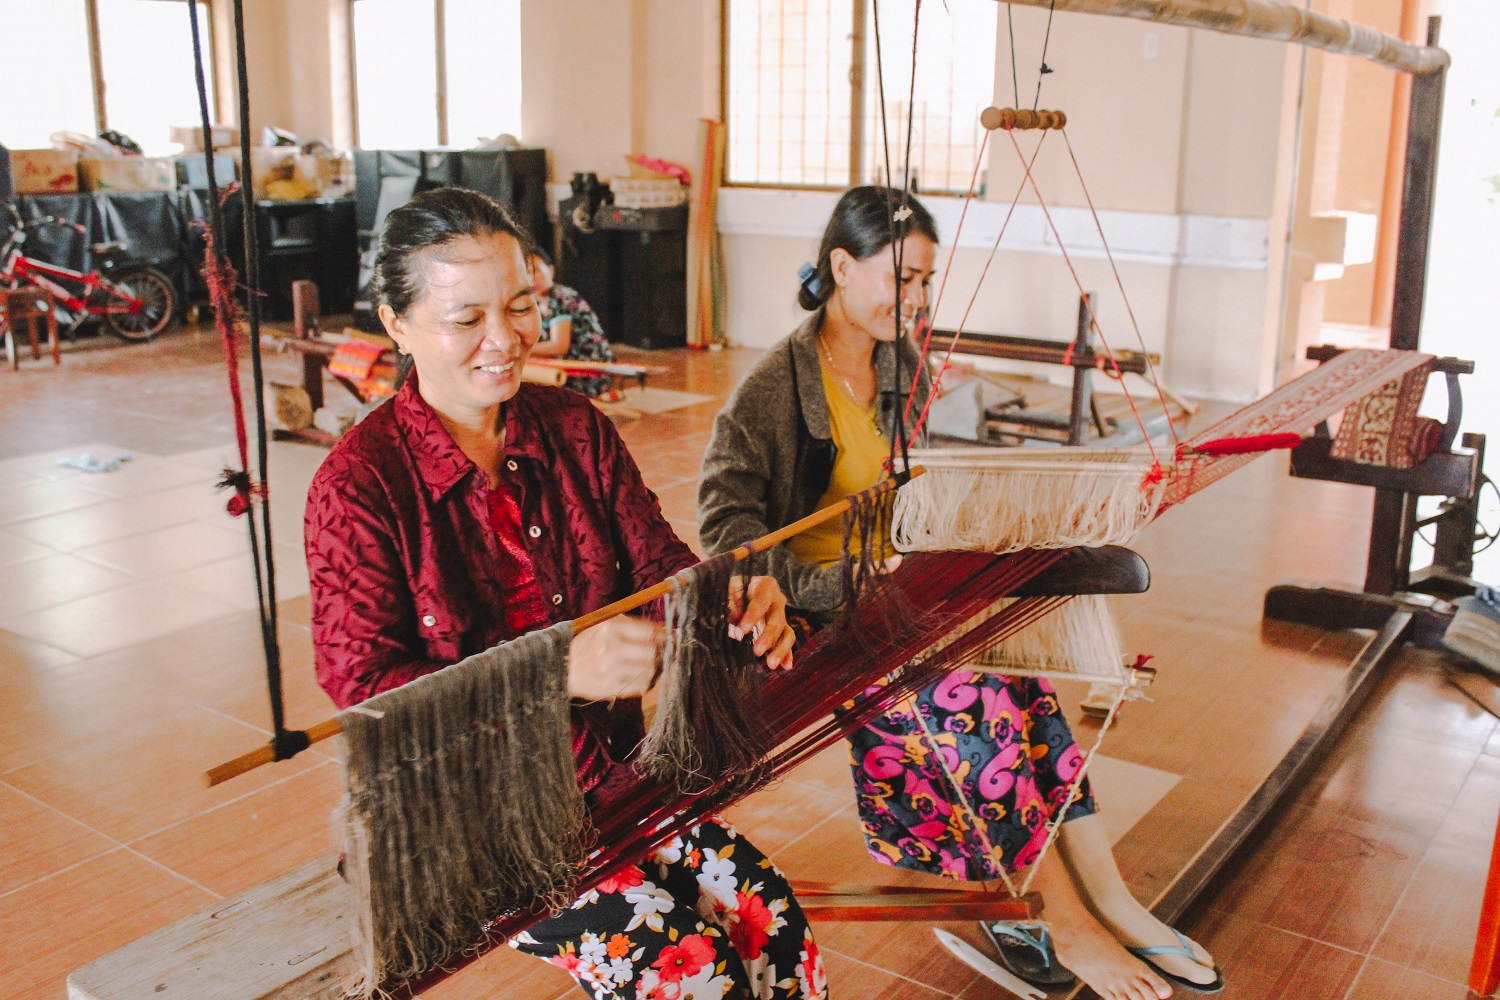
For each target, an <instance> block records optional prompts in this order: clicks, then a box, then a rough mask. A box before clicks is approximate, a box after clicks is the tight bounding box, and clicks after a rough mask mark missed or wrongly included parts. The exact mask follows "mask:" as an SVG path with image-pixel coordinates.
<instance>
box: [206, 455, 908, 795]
mask: <svg viewBox="0 0 1500 1000" xmlns="http://www.w3.org/2000/svg"><path fill="white" fill-rule="evenodd" d="M926 471H927V470H926V469H924V468H922V466H920V465H917V466H913V467H912V470H911V475H910V476H909V477H907V481H909V480H911V479H915V478H917V477H918V476H920V475H922V474H923V473H925V472H926ZM897 485H898V482H897V480H895V479H887V480H884V481H883V482H881V483H879V484H878V485H876V486H875V487H873V489H872V490H871V491H867V493H871V494H874V495H878V494H880V493H885V492H888V491H889V490H892V489H894V488H895V487H896V486H897ZM853 503H854V498H851V497H845V498H844V499H843V500H840V501H839V502H838V503H833V504H829V505H828V506H827V507H824V508H823V509H822V510H816V511H813V512H812V513H811V514H809V515H807V516H806V517H804V518H802V519H801V520H800V521H793V522H792V523H791V524H788V525H786V526H785V527H782V528H778V529H777V530H775V531H773V532H771V533H770V534H767V535H762V536H761V537H760V538H757V539H755V540H754V541H751V542H746V543H745V544H744V545H741V546H740V547H739V548H737V549H735V550H734V552H733V555H734V559H735V561H736V562H739V561H740V560H743V559H748V558H749V557H750V556H752V555H755V554H756V553H758V552H764V551H765V550H767V549H769V548H772V547H774V546H776V545H779V544H781V543H782V542H784V541H786V540H787V539H788V538H791V537H792V536H794V535H798V534H801V533H802V532H803V531H806V530H807V529H808V528H811V527H814V526H815V525H819V524H822V523H823V522H825V521H830V520H832V519H833V518H835V517H838V516H839V515H841V514H843V513H844V512H845V511H847V510H848V509H849V508H850V507H851V506H852V505H853ZM676 586H677V584H676V583H675V582H674V580H673V579H672V578H670V577H669V578H668V579H666V580H663V581H661V582H660V583H658V584H655V585H653V586H650V587H647V588H646V589H645V590H642V591H639V592H637V593H634V594H631V595H630V596H629V597H622V598H621V599H620V600H618V601H615V602H614V603H613V604H606V605H605V606H604V607H602V608H599V609H598V610H595V611H590V612H589V613H587V614H585V615H582V616H580V617H578V618H575V619H573V621H572V623H571V624H572V626H573V632H574V634H577V633H579V632H582V631H584V630H585V629H590V628H593V627H594V626H595V625H599V624H602V623H604V622H606V621H609V619H611V618H618V617H619V616H620V615H623V614H627V613H629V612H631V611H634V610H636V609H637V608H641V607H644V606H646V605H647V604H650V603H651V602H652V601H654V600H656V599H657V598H659V597H665V596H666V595H667V594H669V593H671V592H672V591H673V590H674V589H676ZM342 730H343V727H342V726H341V725H340V724H339V720H338V719H337V718H333V719H325V720H323V721H322V722H319V723H318V724H317V725H314V726H309V727H308V729H307V738H308V741H309V743H319V742H321V741H323V740H326V739H328V738H329V737H331V736H336V735H338V733H340V732H341V731H342ZM275 760H276V755H275V751H274V750H273V749H272V748H271V745H270V744H269V743H268V744H266V745H264V746H260V747H257V748H256V749H254V750H251V751H250V752H249V753H244V754H241V755H240V756H238V757H236V758H234V759H233V760H230V761H225V762H224V763H223V764H220V765H218V766H217V767H214V768H211V769H209V771H208V772H207V773H205V774H204V776H203V777H204V781H205V783H206V784H207V785H208V787H209V788H212V787H213V786H215V785H219V784H222V783H224V782H226V781H228V780H229V779H230V778H236V777H239V776H240V775H242V774H246V773H248V772H250V771H253V770H255V769H256V768H257V767H260V766H262V765H263V764H271V763H274V762H275Z"/></svg>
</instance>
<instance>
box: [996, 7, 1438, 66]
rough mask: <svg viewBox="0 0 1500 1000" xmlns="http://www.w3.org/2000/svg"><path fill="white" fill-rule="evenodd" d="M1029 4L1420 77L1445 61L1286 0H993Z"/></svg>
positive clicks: (1427, 48)
mask: <svg viewBox="0 0 1500 1000" xmlns="http://www.w3.org/2000/svg"><path fill="white" fill-rule="evenodd" d="M997 2H1000V3H1011V4H1021V5H1024V6H1027V7H1042V8H1052V9H1056V10H1061V11H1069V12H1072V13H1076V14H1103V15H1107V16H1111V17H1134V18H1139V19H1141V20H1146V21H1158V22H1160V23H1162V24H1179V25H1182V26H1183V27H1187V28H1207V29H1208V30H1210V31H1219V32H1223V33H1224V34H1227V35H1245V36H1247V37H1250V38H1267V39H1271V40H1274V41H1282V42H1297V43H1298V44H1301V45H1309V46H1312V47H1313V48H1318V49H1324V50H1325V51H1328V52H1338V53H1341V54H1343V55H1351V56H1360V57H1362V58H1365V59H1368V60H1370V61H1371V62H1374V63H1378V64H1380V65H1381V66H1386V67H1388V68H1390V69H1394V70H1397V71H1399V72H1402V73H1413V74H1415V75H1417V76H1424V75H1426V74H1428V73H1436V72H1437V71H1438V70H1440V69H1443V68H1444V67H1445V66H1447V65H1448V63H1449V58H1448V53H1447V52H1445V51H1443V50H1442V49H1440V48H1438V47H1437V46H1435V45H1415V44H1413V43H1411V42H1407V41H1403V40H1402V39H1400V38H1395V37H1393V36H1391V35H1387V34H1385V33H1384V32H1381V31H1376V30H1375V29H1374V28H1367V27H1365V26H1364V25H1362V24H1351V23H1350V22H1348V21H1343V20H1340V19H1339V18H1336V17H1329V16H1328V15H1327V14H1320V13H1318V12H1317V11H1313V10H1307V9H1306V8H1304V7H1302V6H1300V5H1295V4H1292V3H1288V2H1286V0H997Z"/></svg>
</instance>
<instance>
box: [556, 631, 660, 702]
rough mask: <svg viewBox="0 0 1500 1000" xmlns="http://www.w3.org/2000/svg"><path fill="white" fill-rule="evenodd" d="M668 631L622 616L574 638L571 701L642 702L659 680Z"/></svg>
mask: <svg viewBox="0 0 1500 1000" xmlns="http://www.w3.org/2000/svg"><path fill="white" fill-rule="evenodd" d="M665 635H666V630H665V629H664V628H662V627H661V626H660V625H658V624H656V623H655V622H648V621H642V620H641V619H639V618H627V617H625V616H623V615H622V616H621V617H618V618H611V619H610V620H609V621H606V622H602V623H601V624H599V625H595V626H594V627H593V628H591V629H589V630H588V631H587V632H583V633H580V634H579V635H575V636H574V637H573V642H572V644H571V645H570V646H569V647H568V697H570V698H578V699H580V700H584V701H613V700H614V699H616V698H639V697H640V696H641V695H644V694H645V693H646V692H647V691H648V690H650V688H651V682H652V681H653V680H654V679H655V677H656V661H657V650H658V649H660V647H661V643H662V638H663V637H664V636H665Z"/></svg>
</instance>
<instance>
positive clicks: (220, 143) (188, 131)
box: [170, 125, 240, 153]
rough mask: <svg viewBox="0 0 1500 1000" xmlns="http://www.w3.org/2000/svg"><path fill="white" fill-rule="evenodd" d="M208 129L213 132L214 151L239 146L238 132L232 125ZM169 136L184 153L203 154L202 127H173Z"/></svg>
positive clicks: (214, 126)
mask: <svg viewBox="0 0 1500 1000" xmlns="http://www.w3.org/2000/svg"><path fill="white" fill-rule="evenodd" d="M210 128H212V130H213V143H214V149H223V148H224V147H225V146H238V145H239V144H240V130H239V129H237V128H235V127H234V126H233V125H213V126H210ZM170 134H171V137H172V141H173V142H176V143H180V144H181V145H182V151H183V152H184V153H201V152H203V126H201V125H173V126H172V129H171V133H170Z"/></svg>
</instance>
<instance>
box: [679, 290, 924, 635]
mask: <svg viewBox="0 0 1500 1000" xmlns="http://www.w3.org/2000/svg"><path fill="white" fill-rule="evenodd" d="M822 322H823V312H822V310H819V311H818V312H815V313H813V314H812V315H811V316H809V317H808V318H807V320H806V321H804V322H803V324H802V325H801V326H799V327H798V328H797V330H796V331H795V332H794V333H793V334H792V335H791V336H790V337H788V338H786V339H785V340H783V341H781V342H780V343H778V344H777V345H776V346H775V347H772V348H771V349H770V350H769V351H767V352H766V355H765V357H763V358H761V360H760V363H759V364H757V365H756V366H755V368H754V370H753V371H751V372H750V374H749V375H748V376H747V377H746V378H745V380H744V381H743V382H741V383H740V385H739V387H738V388H737V389H735V391H734V395H733V396H732V397H730V400H729V404H728V405H727V406H725V407H724V409H723V410H722V411H721V412H720V413H719V416H718V419H717V420H715V421H714V435H713V439H712V440H711V441H710V442H709V445H708V451H707V453H706V454H705V455H704V456H703V474H702V482H701V483H700V485H699V487H698V519H699V529H698V531H699V538H700V539H701V541H702V543H703V549H704V551H706V552H708V553H709V554H714V553H718V552H724V551H727V550H729V549H732V548H734V547H735V546H737V545H742V544H744V543H745V542H748V541H750V540H751V539H754V538H759V537H760V536H761V535H764V534H767V533H768V532H771V531H775V530H776V529H777V528H781V527H784V526H786V525H788V524H791V523H792V522H793V521H796V520H799V519H801V518H803V517H806V516H807V515H808V514H811V513H812V512H813V510H814V509H815V508H816V506H817V503H818V500H819V499H820V498H821V497H822V496H823V492H824V491H825V490H827V489H828V482H829V479H830V478H831V477H832V475H833V462H834V458H835V457H836V456H837V448H836V447H835V446H834V443H833V430H832V427H831V426H830V424H829V421H828V399H827V397H826V396H825V395H824V394H823V375H822V371H821V369H820V368H819V364H818V341H817V335H818V330H819V329H820V328H821V326H822ZM899 345H900V346H899V349H900V351H901V381H902V382H903V383H904V384H905V386H910V385H911V378H912V373H913V372H915V371H916V370H917V367H918V366H917V350H916V347H915V345H914V344H912V342H911V340H910V339H909V338H906V337H902V338H901V340H900V341H899ZM896 351H897V344H894V343H885V342H881V343H878V344H876V345H875V378H876V402H875V407H876V417H877V419H878V420H879V422H880V426H881V429H882V430H883V431H884V432H885V436H886V439H887V440H891V439H892V434H893V431H894V429H895V427H896V422H897V421H898V420H899V419H900V415H901V411H902V409H903V408H904V407H905V402H906V400H905V389H904V387H903V390H902V392H901V393H899V394H898V392H897V384H896ZM930 388H931V382H930V380H929V379H928V377H927V372H926V371H925V370H923V372H922V376H921V379H920V380H919V382H918V385H917V390H916V395H917V399H916V403H915V404H914V405H913V406H912V410H911V419H910V421H909V422H908V423H907V424H906V426H907V428H908V431H907V433H908V434H909V433H910V430H909V428H910V426H911V424H914V423H915V422H916V419H917V417H918V416H919V415H920V414H921V411H922V406H923V404H924V403H925V402H926V399H927V394H928V392H929V391H930ZM766 558H767V559H768V564H767V568H766V570H765V572H767V573H769V574H770V575H771V576H774V577H775V578H776V581H777V582H778V583H779V584H781V589H782V592H783V593H785V594H786V598H787V603H788V604H790V605H791V606H792V607H794V608H799V609H801V610H803V611H815V612H820V611H830V610H832V609H834V608H836V607H838V606H839V605H840V604H842V603H843V601H844V590H843V575H842V573H841V572H840V569H839V567H838V566H831V567H826V568H825V567H822V566H819V565H817V564H816V563H808V562H803V561H802V560H800V559H798V558H797V557H795V556H793V555H792V554H791V553H790V552H788V551H787V550H786V547H785V546H777V547H776V548H774V549H772V550H770V551H769V552H767V553H766Z"/></svg>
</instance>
